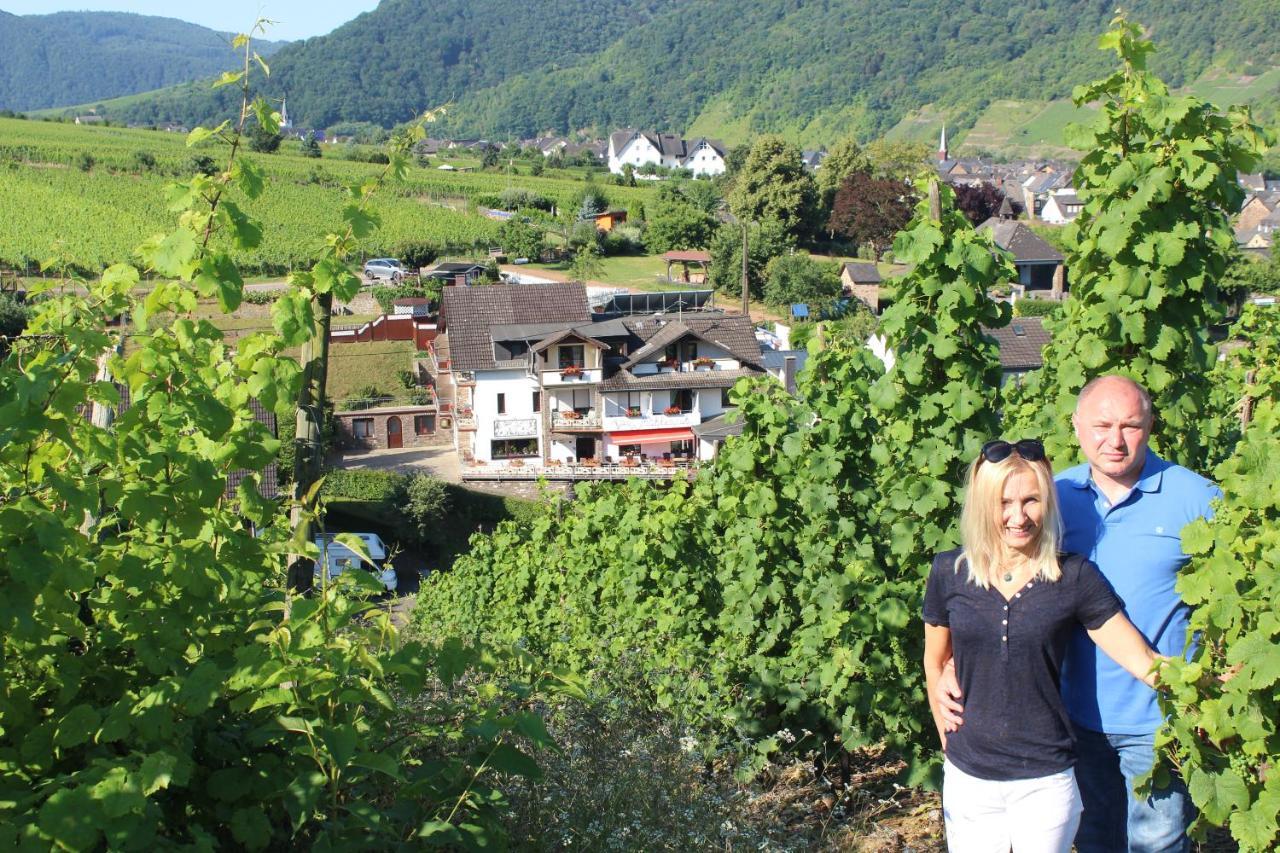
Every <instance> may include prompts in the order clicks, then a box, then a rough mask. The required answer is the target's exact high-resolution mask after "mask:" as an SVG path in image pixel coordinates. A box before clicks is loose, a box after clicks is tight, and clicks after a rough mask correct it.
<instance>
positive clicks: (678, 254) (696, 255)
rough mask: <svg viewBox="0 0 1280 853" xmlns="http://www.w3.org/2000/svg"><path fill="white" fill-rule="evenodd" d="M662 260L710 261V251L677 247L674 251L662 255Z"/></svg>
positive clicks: (706, 262)
mask: <svg viewBox="0 0 1280 853" xmlns="http://www.w3.org/2000/svg"><path fill="white" fill-rule="evenodd" d="M662 259H663V260H664V261H698V262H700V263H704V264H709V263H711V253H710V252H698V251H695V250H692V249H677V250H676V251H674V252H667V253H666V254H665V255H663V256H662Z"/></svg>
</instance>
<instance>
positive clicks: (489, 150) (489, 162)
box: [480, 145, 499, 169]
mask: <svg viewBox="0 0 1280 853" xmlns="http://www.w3.org/2000/svg"><path fill="white" fill-rule="evenodd" d="M498 161H499V157H498V147H497V146H496V145H486V146H485V147H484V154H483V155H481V157H480V167H481V168H483V169H496V168H498Z"/></svg>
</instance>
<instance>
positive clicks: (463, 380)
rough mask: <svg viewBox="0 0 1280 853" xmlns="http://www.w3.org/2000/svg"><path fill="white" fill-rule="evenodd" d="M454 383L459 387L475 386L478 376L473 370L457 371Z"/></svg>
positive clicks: (454, 375)
mask: <svg viewBox="0 0 1280 853" xmlns="http://www.w3.org/2000/svg"><path fill="white" fill-rule="evenodd" d="M453 381H454V382H455V383H457V384H458V385H475V384H476V374H475V371H473V370H457V371H454V374H453Z"/></svg>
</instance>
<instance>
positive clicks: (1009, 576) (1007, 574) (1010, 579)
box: [1004, 572, 1013, 583]
mask: <svg viewBox="0 0 1280 853" xmlns="http://www.w3.org/2000/svg"><path fill="white" fill-rule="evenodd" d="M1004 582H1005V583H1013V572H1005V573H1004Z"/></svg>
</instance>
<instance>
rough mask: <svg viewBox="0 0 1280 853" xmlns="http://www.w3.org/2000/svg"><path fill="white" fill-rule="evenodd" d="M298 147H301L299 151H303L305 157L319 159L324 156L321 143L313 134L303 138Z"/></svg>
mask: <svg viewBox="0 0 1280 853" xmlns="http://www.w3.org/2000/svg"><path fill="white" fill-rule="evenodd" d="M298 148H299V153H301V154H302V156H303V157H311V158H313V159H319V158H320V157H321V156H323V152H321V150H320V143H319V142H317V141H316V138H315V137H314V136H311V135H309V134H308V136H307V138H306V139H304V140H302V141H301V142H300V143H299V144H298Z"/></svg>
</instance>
